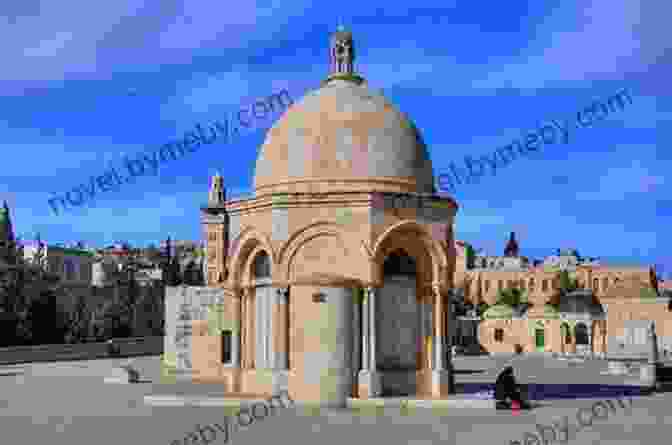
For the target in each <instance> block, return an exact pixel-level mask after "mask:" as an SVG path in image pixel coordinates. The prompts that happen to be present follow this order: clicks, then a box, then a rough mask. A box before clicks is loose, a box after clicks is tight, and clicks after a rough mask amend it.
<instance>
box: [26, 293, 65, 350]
mask: <svg viewBox="0 0 672 445" xmlns="http://www.w3.org/2000/svg"><path fill="white" fill-rule="evenodd" d="M56 297H57V296H56V293H55V292H54V291H52V290H45V291H42V292H41V293H40V296H39V297H38V298H36V299H34V300H33V301H31V302H30V304H29V305H28V309H27V311H26V313H25V318H24V320H23V323H22V329H21V331H22V333H23V336H24V338H26V340H28V341H29V342H30V343H32V344H33V345H43V344H61V343H63V341H64V337H65V333H66V331H67V319H68V316H67V314H66V313H65V312H64V311H62V310H61V308H60V307H59V306H58V304H57V303H56Z"/></svg>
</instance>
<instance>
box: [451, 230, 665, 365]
mask: <svg viewBox="0 0 672 445" xmlns="http://www.w3.org/2000/svg"><path fill="white" fill-rule="evenodd" d="M517 244H518V243H517V242H516V244H515V245H513V243H512V242H511V239H510V240H509V244H508V245H507V249H506V252H508V253H509V254H513V253H514V252H515V250H516V249H517V248H518V245H517ZM457 254H458V258H457V259H456V270H455V283H456V287H457V288H459V289H460V290H461V292H462V293H463V295H464V300H465V302H466V304H468V305H471V307H476V306H477V305H479V304H480V303H485V304H487V305H489V306H490V308H489V309H488V310H487V311H485V313H483V314H482V320H481V322H480V323H479V326H478V338H477V339H475V338H473V336H469V338H468V340H469V341H474V342H479V343H480V345H481V346H482V347H483V348H484V349H485V350H486V351H488V352H505V353H511V352H513V351H514V347H515V345H517V344H519V345H521V346H522V347H523V350H524V351H526V352H544V353H550V352H558V353H579V354H590V353H596V354H605V353H607V352H609V353H611V352H613V350H614V348H615V346H614V345H619V344H622V343H627V341H628V340H627V338H628V335H629V334H628V333H627V332H628V331H627V329H626V323H625V322H626V321H627V320H653V321H656V329H657V332H658V341H659V343H660V346H661V348H668V349H670V348H672V324H671V323H670V321H669V320H672V314H670V312H669V309H668V300H669V298H667V293H666V292H662V291H661V290H662V289H664V288H666V286H667V285H666V284H665V283H664V282H662V283H659V282H658V280H657V279H656V276H655V273H653V269H652V268H650V267H641V266H639V267H615V266H606V265H601V264H600V263H599V262H598V261H597V259H596V258H582V257H581V256H580V255H579V254H578V252H577V251H576V250H574V249H564V250H558V252H557V255H554V256H550V257H548V258H546V259H545V260H544V262H543V263H542V264H538V263H537V262H535V263H534V265H532V266H530V265H529V262H528V261H526V260H524V259H523V257H477V258H476V261H475V262H476V267H475V268H473V269H468V268H466V267H464V264H465V261H464V260H463V259H462V258H460V257H459V256H460V255H463V254H464V250H459V249H458V250H457ZM562 270H567V271H568V272H569V274H570V278H572V279H576V280H577V282H578V285H579V289H578V290H577V291H575V292H570V293H568V294H567V295H564V296H562V295H561V293H560V292H559V290H560V289H559V285H560V281H559V272H560V271H562ZM505 289H518V290H520V291H521V292H522V295H523V296H522V298H521V300H522V302H521V303H522V304H520V305H518V306H508V305H506V304H502V303H499V304H498V296H499V295H500V292H501V291H503V290H505ZM607 328H608V330H607ZM624 339H625V340H624ZM453 342H454V343H459V342H460V339H459V338H454V339H453Z"/></svg>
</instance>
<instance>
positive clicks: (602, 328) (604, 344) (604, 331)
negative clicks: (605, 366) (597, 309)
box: [600, 319, 607, 358]
mask: <svg viewBox="0 0 672 445" xmlns="http://www.w3.org/2000/svg"><path fill="white" fill-rule="evenodd" d="M600 334H602V357H603V358H606V357H607V320H606V319H605V320H603V321H602V323H600Z"/></svg>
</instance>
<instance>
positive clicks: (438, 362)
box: [432, 285, 446, 371]
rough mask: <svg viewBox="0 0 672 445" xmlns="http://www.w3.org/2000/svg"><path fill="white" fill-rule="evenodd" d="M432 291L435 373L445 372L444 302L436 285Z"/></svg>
mask: <svg viewBox="0 0 672 445" xmlns="http://www.w3.org/2000/svg"><path fill="white" fill-rule="evenodd" d="M432 290H433V291H434V366H433V368H432V369H434V370H435V371H443V370H445V369H446V368H445V364H444V362H445V354H444V351H445V346H446V339H445V333H446V331H445V329H444V328H445V326H444V314H443V312H444V302H443V295H441V292H440V288H439V286H437V285H434V286H433V287H432Z"/></svg>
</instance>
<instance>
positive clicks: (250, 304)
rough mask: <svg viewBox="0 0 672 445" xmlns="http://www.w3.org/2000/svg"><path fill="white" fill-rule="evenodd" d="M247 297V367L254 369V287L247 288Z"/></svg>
mask: <svg viewBox="0 0 672 445" xmlns="http://www.w3.org/2000/svg"><path fill="white" fill-rule="evenodd" d="M244 292H245V298H246V300H247V304H246V305H245V312H246V320H245V326H246V328H247V334H246V335H245V343H246V346H247V347H246V349H245V353H246V355H247V364H246V366H247V368H248V369H254V367H255V366H254V365H255V364H254V353H255V345H254V342H255V337H256V335H255V333H254V287H247V288H245V291H244Z"/></svg>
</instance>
